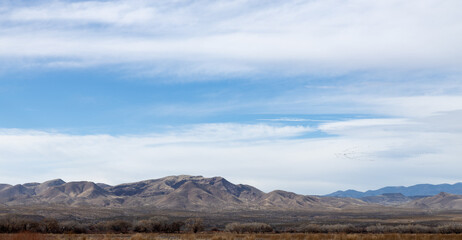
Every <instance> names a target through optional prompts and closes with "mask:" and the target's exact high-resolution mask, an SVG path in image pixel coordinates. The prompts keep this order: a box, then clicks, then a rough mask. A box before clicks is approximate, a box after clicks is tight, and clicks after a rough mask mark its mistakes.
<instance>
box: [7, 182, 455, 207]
mask: <svg viewBox="0 0 462 240" xmlns="http://www.w3.org/2000/svg"><path fill="white" fill-rule="evenodd" d="M452 186H455V185H452ZM456 186H459V185H457V184H456ZM347 192H348V191H347ZM415 192H418V193H428V191H427V192H425V191H415ZM366 193H367V192H366ZM377 193H381V192H380V191H378V190H377ZM405 193H409V191H408V192H405ZM368 194H369V193H368ZM56 204H58V205H64V206H97V207H105V208H126V207H135V208H139V207H151V208H156V209H176V210H194V211H217V210H313V209H316V210H339V209H347V208H350V209H353V208H363V207H378V206H380V205H392V206H399V207H406V208H430V209H431V208H437V209H462V196H460V195H453V194H448V193H441V194H438V195H435V196H431V197H411V196H407V195H406V194H404V193H387V192H383V194H379V195H375V196H372V195H368V196H363V197H361V198H360V199H357V198H352V197H348V196H344V195H341V194H340V197H339V196H307V195H300V194H296V193H292V192H287V191H282V190H275V191H272V192H269V193H265V192H263V191H261V190H259V189H257V188H255V187H252V186H250V185H244V184H233V183H230V182H229V181H227V180H226V179H224V178H222V177H213V178H204V177H202V176H188V175H180V176H169V177H164V178H160V179H152V180H146V181H140V182H134V183H125V184H120V185H115V186H111V185H108V184H104V183H94V182H88V181H79V182H65V181H63V180H61V179H55V180H50V181H46V182H43V183H26V184H18V185H9V184H0V205H4V206H30V205H56Z"/></svg>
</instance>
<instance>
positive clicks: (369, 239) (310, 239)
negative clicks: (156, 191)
mask: <svg viewBox="0 0 462 240" xmlns="http://www.w3.org/2000/svg"><path fill="white" fill-rule="evenodd" d="M175 239H178V240H283V239H294V240H443V239H444V240H460V239H462V235H461V234H342V233H338V234H302V233H283V234H233V233H206V234H139V233H138V234H79V235H77V234H38V233H18V234H0V240H175Z"/></svg>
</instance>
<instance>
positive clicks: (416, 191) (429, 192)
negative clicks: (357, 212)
mask: <svg viewBox="0 0 462 240" xmlns="http://www.w3.org/2000/svg"><path fill="white" fill-rule="evenodd" d="M440 192H446V193H451V194H458V195H462V183H456V184H452V185H451V184H439V185H432V184H418V185H414V186H410V187H403V186H401V187H384V188H380V189H377V190H369V191H366V192H359V191H356V190H347V191H337V192H334V193H331V194H328V195H326V196H329V197H350V198H363V197H369V196H379V195H383V194H386V193H401V194H402V195H404V196H407V197H413V196H433V195H437V194H439V193H440Z"/></svg>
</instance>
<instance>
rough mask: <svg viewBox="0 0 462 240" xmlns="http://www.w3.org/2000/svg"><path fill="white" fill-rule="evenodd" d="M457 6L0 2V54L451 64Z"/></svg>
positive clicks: (64, 63)
mask: <svg viewBox="0 0 462 240" xmlns="http://www.w3.org/2000/svg"><path fill="white" fill-rule="evenodd" d="M461 7H462V6H461V3H460V2H459V1H445V2H444V3H441V2H440V1H405V2H403V1H386V2H368V1H360V0H353V1H339V0H328V1H284V2H266V1H256V2H251V1H241V0H235V1H227V2H216V1H208V0H203V1H194V2H189V1H174V2H172V1H155V2H152V1H110V2H106V1H104V2H98V1H79V2H73V1H53V2H52V3H50V2H47V1H41V2H38V3H36V4H33V5H32V4H31V5H29V4H21V3H20V4H13V3H11V2H6V3H3V4H1V8H2V14H1V16H0V25H1V28H2V30H1V33H2V34H1V37H0V57H1V58H3V59H28V60H27V61H29V62H31V63H33V64H39V65H43V66H51V67H53V66H54V67H56V66H60V67H75V66H94V65H101V64H103V65H104V64H120V63H123V64H133V65H134V66H139V65H140V64H143V65H146V67H145V69H144V70H146V71H152V70H150V69H153V68H154V69H156V70H155V71H154V72H163V73H166V72H171V66H172V65H174V67H175V69H176V70H175V74H181V73H182V72H183V73H185V74H190V73H192V72H196V73H205V74H212V75H216V74H223V73H227V74H229V73H233V72H235V73H242V72H244V73H249V72H263V71H267V70H268V69H272V70H274V71H278V72H282V73H284V72H285V73H287V74H288V73H289V72H291V73H292V74H293V73H297V72H299V73H301V72H305V73H306V72H311V73H322V72H327V71H329V72H345V71H356V70H364V69H395V70H397V69H402V70H409V69H429V68H431V69H444V70H457V69H460V66H461V64H462V62H461V60H460V59H462V47H459V46H460V44H458V43H459V42H461V41H462V37H461V36H462V27H461V24H462V19H461V17H460V14H459V12H458V11H457V9H460V8H461ZM169 62H170V63H169ZM165 63H169V64H167V65H165ZM169 66H170V67H169ZM181 69H183V70H181Z"/></svg>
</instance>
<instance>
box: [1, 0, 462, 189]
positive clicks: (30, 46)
mask: <svg viewBox="0 0 462 240" xmlns="http://www.w3.org/2000/svg"><path fill="white" fill-rule="evenodd" d="M461 8H462V3H460V2H459V1H445V2H440V1H433V0H427V1H361V0H349V1H340V0H326V1H314V0H313V1H295V0H294V1H292V0H289V1H244V0H235V1H208V0H199V1H163V0H159V1H142V0H140V1H138V0H137V1H63V0H55V1H34V2H33V3H32V2H30V1H2V2H1V3H0V164H1V165H2V166H4V167H2V168H0V182H6V183H23V182H28V181H44V180H47V179H51V178H58V177H59V178H63V179H64V180H67V181H72V180H92V181H99V182H106V183H110V184H117V183H122V182H130V181H137V180H143V179H148V178H158V177H163V176H166V175H177V174H191V175H204V176H216V175H220V176H223V177H225V178H228V179H229V180H231V181H233V182H235V183H248V184H253V185H255V186H257V187H259V188H261V189H263V190H265V191H270V190H273V189H285V190H290V191H295V192H298V193H303V194H325V193H330V192H333V191H335V190H338V189H348V188H355V189H358V190H367V189H372V188H379V187H382V186H385V185H411V184H417V183H443V182H449V183H453V182H458V181H462V180H461V179H460V177H459V175H460V174H459V173H458V172H457V171H456V170H457V169H461V167H462V165H461V163H460V161H459V160H460V159H459V157H458V156H460V155H461V153H462V152H461V150H460V149H459V147H458V146H460V144H462V140H461V139H462V129H461V127H460V124H459V122H460V121H462V114H461V113H462V80H461V71H460V69H461V67H462V46H461V44H460V42H462V17H460V14H459V11H458V9H461Z"/></svg>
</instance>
